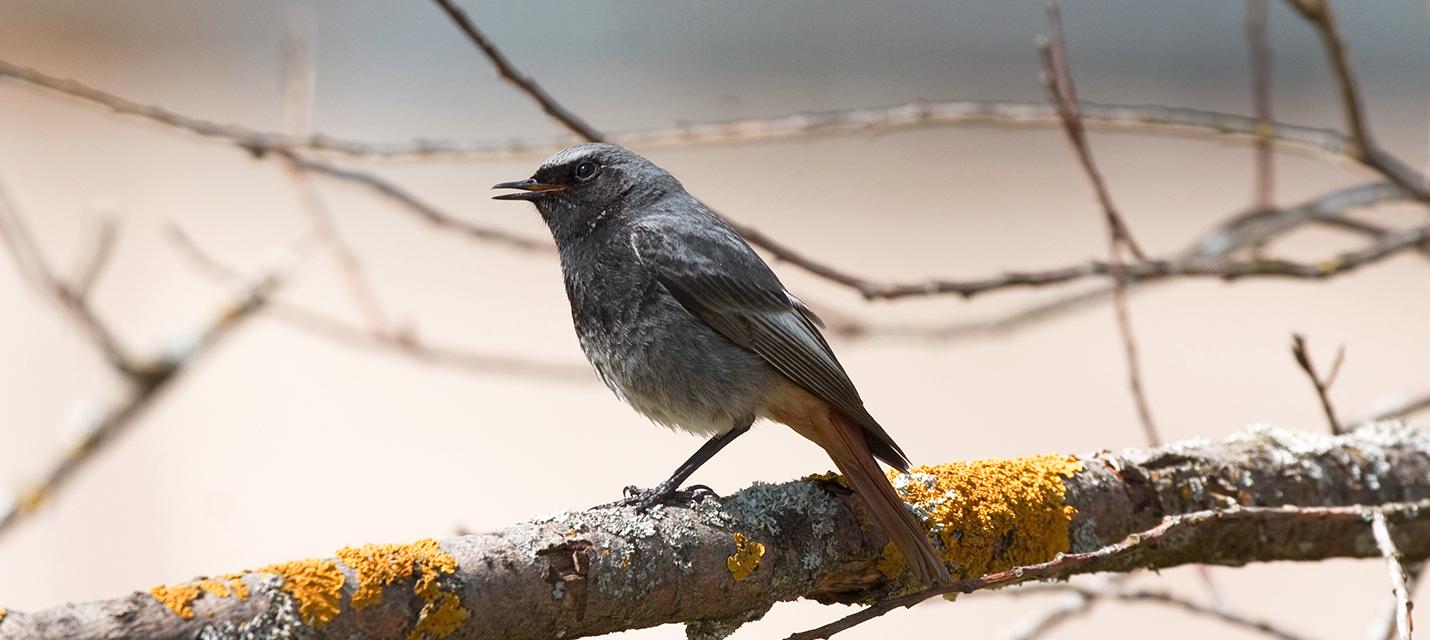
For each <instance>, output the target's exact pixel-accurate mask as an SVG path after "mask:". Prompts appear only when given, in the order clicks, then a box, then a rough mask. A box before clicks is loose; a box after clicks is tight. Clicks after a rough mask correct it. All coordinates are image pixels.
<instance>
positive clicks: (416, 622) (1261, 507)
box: [0, 422, 1430, 640]
mask: <svg viewBox="0 0 1430 640" xmlns="http://www.w3.org/2000/svg"><path fill="white" fill-rule="evenodd" d="M896 484H897V486H899V488H900V491H901V492H902V493H903V494H904V496H905V499H906V500H908V501H909V502H910V503H911V504H912V505H913V508H914V510H915V511H916V512H917V513H919V514H920V515H921V516H922V517H923V518H924V519H925V520H926V521H928V522H930V527H931V529H932V530H933V532H934V533H935V534H936V535H937V538H938V542H939V546H940V548H942V549H943V552H942V553H943V555H944V558H945V559H946V560H947V561H948V563H949V566H950V568H951V569H952V571H953V572H954V574H955V576H957V577H958V582H956V583H955V584H954V585H953V586H952V587H947V588H942V589H936V590H932V591H930V590H918V589H919V585H916V584H914V582H913V581H912V579H911V576H910V575H909V573H908V572H907V570H906V569H905V568H904V567H903V565H902V561H901V560H900V559H899V558H898V557H897V555H896V554H895V555H890V554H888V553H886V552H885V549H886V546H887V540H886V539H885V538H884V536H883V534H882V532H880V531H879V530H878V528H877V527H868V528H864V527H861V526H860V524H859V523H860V522H863V521H864V520H863V518H864V516H863V515H862V513H861V512H860V510H859V508H858V507H857V506H856V501H855V500H854V498H853V496H852V493H851V492H849V491H848V490H846V489H844V488H843V487H842V486H840V485H839V484H838V483H837V481H831V480H825V479H805V480H799V481H795V482H789V483H785V484H781V485H763V484H757V485H755V486H752V487H750V488H747V489H745V490H743V491H741V492H739V493H736V494H734V495H732V496H730V497H728V498H725V499H722V500H717V499H714V498H707V499H704V500H703V501H701V502H699V503H697V504H695V505H693V506H691V507H684V506H666V507H660V508H657V509H654V510H652V511H651V512H649V513H646V514H639V513H636V512H634V511H632V510H630V509H624V508H614V507H601V508H595V509H591V510H589V511H577V512H568V513H561V514H558V515H554V516H549V517H544V518H538V519H536V520H533V521H531V522H527V523H524V524H520V525H516V526H514V527H511V528H508V529H505V530H502V531H498V532H494V533H488V534H478V535H470V536H464V537H459V538H452V539H448V540H444V541H442V542H440V543H432V542H430V541H426V542H420V543H416V544H413V545H369V546H366V547H359V548H346V549H343V550H340V551H338V552H337V554H336V556H337V559H320V560H306V561H299V562H292V563H284V564H279V565H274V566H272V567H267V568H264V569H260V570H256V571H251V572H243V573H240V574H236V575H232V576H224V577H222V578H215V579H212V580H208V581H198V582H194V583H190V584H184V585H171V586H168V587H163V588H156V589H155V590H152V591H150V592H140V593H136V594H133V595H130V596H128V597H125V598H120V599H117V600H110V601H101V602H91V603H86V604H71V605H63V606H59V607H56V608H53V609H47V610H42V611H36V612H11V613H9V615H8V616H7V617H5V618H4V619H3V621H0V634H3V635H4V637H6V638H7V639H14V640H20V639H25V638H37V637H52V636H56V635H59V636H67V635H68V636H82V637H96V638H99V637H123V636H136V635H138V636H143V637H150V638H178V637H185V638H189V637H194V636H195V635H199V636H200V637H205V638H229V637H238V635H237V634H239V633H248V634H252V635H261V634H262V633H264V632H269V631H271V630H272V629H273V627H274V626H277V625H285V624H286V625H290V626H289V629H290V631H291V632H293V633H301V632H303V631H304V630H313V629H314V628H321V630H322V632H323V633H324V634H325V635H331V636H351V635H359V634H362V635H367V636H370V637H371V636H397V635H403V634H405V633H409V632H415V631H417V630H419V629H420V630H425V631H424V632H430V633H432V635H434V636H436V635H438V633H436V632H435V631H434V630H438V629H440V630H441V635H444V636H445V637H450V638H510V639H520V638H550V637H557V636H562V637H567V638H572V637H580V636H588V635H597V634H602V633H609V632H613V631H617V630H622V629H633V628H642V627H649V626H654V625H659V624H666V623H671V622H685V623H687V624H689V625H691V628H692V630H693V631H692V633H694V634H696V635H699V634H701V633H717V632H719V631H721V630H723V631H729V630H732V629H733V628H735V627H736V626H738V625H739V624H741V623H743V622H746V621H749V620H753V619H757V618H758V617H759V616H760V615H761V614H762V613H763V612H764V611H765V610H767V609H768V608H769V607H770V606H771V605H773V604H774V603H776V602H780V601H785V600H792V599H795V598H801V597H802V598H808V599H813V600H817V601H819V602H825V603H830V602H863V601H869V600H875V601H878V602H879V604H877V605H875V606H873V607H870V608H868V609H865V610H862V611H861V612H860V613H859V614H856V616H857V618H858V619H867V618H871V617H874V616H877V615H880V614H882V613H885V612H887V611H891V610H893V609H896V608H898V607H900V606H905V605H908V604H913V603H915V602H917V601H920V600H922V599H924V598H927V597H929V596H932V595H937V594H938V593H942V592H944V591H952V592H971V591H977V590H983V589H987V588H991V587H995V586H1009V585H1013V584H1017V583H1021V582H1026V581H1030V580H1042V579H1055V578H1063V577H1066V576H1070V575H1074V574H1079V573H1089V572H1095V571H1116V572H1126V571H1132V570H1135V569H1138V568H1144V567H1146V568H1160V567H1170V566H1176V565H1181V564H1187V563H1210V564H1225V565H1233V566H1238V565H1242V564H1245V563H1248V562H1259V561H1270V560H1319V559H1324V558H1332V557H1352V558H1365V557H1379V552H1378V551H1377V548H1376V545H1375V543H1374V541H1373V536H1372V533H1371V530H1370V526H1369V523H1368V518H1370V517H1371V515H1372V514H1374V513H1382V514H1384V517H1385V518H1386V520H1387V522H1388V523H1389V524H1390V525H1392V526H1393V528H1392V529H1391V530H1390V532H1391V533H1392V534H1393V539H1394V542H1395V544H1396V546H1397V548H1398V549H1399V551H1400V553H1401V554H1402V555H1403V557H1405V558H1406V559H1419V558H1426V557H1430V438H1427V437H1426V436H1425V435H1424V434H1422V433H1419V432H1416V431H1413V430H1411V429H1408V428H1406V427H1404V426H1403V425H1400V424H1399V423H1392V422H1387V423H1379V424H1376V425H1372V426H1367V427H1364V428H1362V429H1360V430H1358V431H1355V432H1352V433H1349V434H1346V435H1341V436H1329V435H1316V434H1307V433H1296V432H1289V431H1284V430H1278V429H1272V428H1257V429H1252V430H1249V431H1246V432H1244V433H1241V434H1239V435H1237V436H1234V437H1233V438H1231V439H1230V440H1227V441H1225V442H1222V443H1208V442H1206V441H1192V442H1184V443H1178V444H1173V445H1168V446H1165V447H1160V448H1156V449H1148V450H1141V451H1137V450H1131V451H1126V452H1124V453H1122V454H1120V455H1115V454H1111V453H1107V452H1102V453H1097V454H1091V455H1084V456H1078V457H1073V456H1062V455H1051V456H1039V457H1034V458H1025V459H1019V460H985V461H979V462H973V463H952V464H947V465H938V466H935V467H922V468H920V469H917V470H916V472H915V473H914V474H912V475H907V476H898V477H897V478H896ZM994 511H997V512H998V513H1003V514H1007V515H1003V516H994V517H990V516H989V514H991V513H993V512H994ZM234 581H237V582H238V583H239V584H240V585H241V588H242V590H244V591H246V592H251V593H246V594H245V595H247V597H246V598H245V597H239V596H238V595H237V594H238V591H237V589H236V587H235V585H234ZM219 584H222V585H224V587H223V588H220V587H219V586H217V585H219ZM156 594H157V597H158V599H156ZM856 622H857V620H856ZM848 624H849V621H845V622H841V623H836V625H833V626H830V627H825V628H822V629H820V630H816V631H813V632H809V633H806V634H802V635H800V636H797V637H801V638H817V637H827V636H828V635H829V634H831V633H833V632H836V631H838V630H839V628H847V626H848ZM837 625H844V626H842V627H839V628H835V627H836V626H837ZM201 634H207V635H201Z"/></svg>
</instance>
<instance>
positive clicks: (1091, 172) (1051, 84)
mask: <svg viewBox="0 0 1430 640" xmlns="http://www.w3.org/2000/svg"><path fill="white" fill-rule="evenodd" d="M1047 14H1048V32H1049V35H1048V37H1047V38H1043V39H1040V40H1039V44H1038V52H1039V54H1040V56H1041V58H1042V61H1043V74H1042V79H1043V86H1044V88H1045V89H1047V93H1048V100H1049V101H1050V102H1052V103H1053V104H1054V105H1056V106H1057V110H1058V114H1059V115H1060V116H1061V117H1062V120H1063V130H1064V131H1065V132H1066V133H1067V136H1068V140H1069V141H1070V142H1071V143H1072V146H1073V149H1074V150H1075V151H1076V152H1077V157H1078V161H1079V163H1080V164H1081V165H1082V168H1083V171H1084V172H1085V173H1086V174H1087V179H1088V181H1089V182H1091V183H1092V188H1093V191H1094V192H1096V194H1097V201H1098V204H1100V205H1101V206H1102V212H1103V219H1104V221H1105V222H1106V223H1107V246H1108V255H1109V257H1110V259H1111V261H1112V274H1111V275H1112V281H1113V287H1114V289H1113V294H1112V304H1113V308H1114V310H1115V313H1116V316H1117V329H1118V335H1119V336H1120V337H1121V339H1122V351H1123V355H1124V356H1125V359H1126V363H1127V384H1128V388H1129V389H1130V391H1131V392H1132V400H1133V404H1134V405H1135V406H1136V408H1137V417H1138V421H1139V422H1140V424H1141V425H1142V432H1143V435H1145V436H1146V438H1147V444H1148V445H1150V446H1156V445H1158V444H1161V443H1162V436H1161V434H1159V433H1158V432H1157V425H1156V422H1155V421H1154V420H1153V419H1152V409H1151V406H1150V405H1149V403H1148V402H1147V393H1146V390H1145V388H1144V387H1143V384H1142V365H1141V361H1140V359H1139V358H1138V357H1137V340H1136V337H1135V336H1134V334H1133V332H1132V316H1131V314H1130V313H1129V311H1128V308H1127V291H1126V281H1125V280H1124V278H1123V276H1122V273H1123V269H1124V266H1125V265H1124V264H1123V260H1122V250H1123V249H1124V248H1125V249H1127V250H1128V251H1129V252H1130V253H1131V254H1132V255H1133V256H1134V257H1136V258H1137V259H1138V260H1144V261H1145V260H1146V255H1145V254H1143V253H1142V250H1141V249H1139V248H1138V247H1137V243H1136V241H1135V240H1133V239H1132V232H1131V231H1130V230H1129V229H1128V228H1127V222H1126V221H1125V220H1124V219H1123V218H1122V215H1121V214H1119V213H1118V211H1117V207H1116V205H1114V204H1113V202H1112V194H1111V193H1110V192H1109V191H1108V189H1107V183H1106V181H1105V180H1103V178H1102V173H1101V172H1099V171H1098V169H1097V164H1096V163H1095V162H1094V161H1093V159H1092V149H1091V148H1090V147H1089V146H1088V142H1087V132H1086V130H1085V129H1084V128H1083V126H1082V120H1081V118H1080V117H1079V116H1078V110H1077V87H1076V85H1075V84H1073V79H1072V71H1071V69H1070V65H1069V62H1068V55H1067V43H1066V42H1065V41H1064V38H1063V25H1062V17H1061V15H1060V12H1059V11H1058V4H1057V2H1056V0H1054V1H1053V2H1049V3H1048V5H1047Z"/></svg>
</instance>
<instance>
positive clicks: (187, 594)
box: [149, 573, 248, 620]
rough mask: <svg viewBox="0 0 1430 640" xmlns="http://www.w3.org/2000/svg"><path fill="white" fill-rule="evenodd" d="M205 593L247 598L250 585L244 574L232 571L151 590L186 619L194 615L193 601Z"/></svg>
mask: <svg viewBox="0 0 1430 640" xmlns="http://www.w3.org/2000/svg"><path fill="white" fill-rule="evenodd" d="M204 594H208V595H210V596H213V597H215V598H230V597H234V596H237V597H238V599H239V600H247V599H248V585H246V584H244V583H243V576H242V575H240V574H236V573H231V574H227V575H222V576H215V577H213V578H201V579H199V580H195V581H193V582H185V583H183V584H174V585H159V586H157V587H154V588H153V589H150V590H149V595H152V596H154V599H155V600H158V601H159V602H161V603H163V604H164V606H166V607H168V608H169V610H170V611H173V612H174V614H175V615H178V616H179V617H180V618H183V619H185V620H188V619H190V618H193V617H194V607H193V603H194V601H195V600H197V599H199V596H202V595H204Z"/></svg>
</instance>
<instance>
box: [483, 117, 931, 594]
mask: <svg viewBox="0 0 1430 640" xmlns="http://www.w3.org/2000/svg"><path fill="white" fill-rule="evenodd" d="M493 188H494V189H518V190H519V191H518V192H516V193H507V194H503V195H499V196H496V197H495V198H496V199H497V200H527V201H530V202H531V203H533V204H534V205H536V210H537V211H538V212H540V213H541V218H542V220H544V221H545V222H546V226H547V227H548V228H550V230H551V235H552V236H553V237H554V238H555V240H556V247H557V251H558V253H559V254H560V256H561V270H562V272H563V274H564V276H565V282H566V295H567V296H568V297H569V298H570V300H571V317H572V319H573V320H574V321H575V325H576V335H577V337H578V338H579V339H580V341H581V348H582V349H583V350H584V351H585V352H586V357H587V359H589V360H590V361H591V364H592V365H593V366H594V367H595V369H596V372H597V373H598V374H599V375H600V377H601V380H602V381H603V382H605V383H606V386H607V387H610V389H611V391H613V392H615V394H616V396H618V397H619V398H621V399H622V400H624V401H626V402H627V403H629V404H630V405H631V406H632V407H634V408H635V410H636V411H639V412H640V413H642V414H644V415H646V416H647V417H649V418H651V419H652V420H654V421H655V422H658V423H660V424H663V425H666V426H668V427H672V428H676V429H682V430H685V431H689V432H692V433H696V434H699V435H702V436H705V437H708V438H709V440H708V441H707V442H706V443H705V444H704V445H703V446H701V447H700V449H699V450H698V451H696V452H695V455H693V456H691V457H690V459H689V460H687V461H686V462H685V463H684V464H682V465H680V467H679V468H678V469H676V471H675V473H674V474H673V475H672V476H671V477H670V478H669V479H667V480H666V481H665V482H662V483H661V484H659V485H658V486H656V488H655V489H653V490H649V491H644V492H640V491H637V492H636V495H634V496H633V497H632V498H631V499H629V500H628V502H633V503H636V504H640V505H642V506H650V505H652V504H655V503H657V502H660V501H662V500H664V499H666V498H668V497H669V496H670V495H671V494H673V493H675V492H677V491H678V490H679V488H680V485H681V483H683V482H685V480H686V478H688V477H689V476H690V474H691V473H694V471H695V470H696V469H697V468H699V467H700V465H701V464H704V463H705V461H707V460H709V459H710V458H711V457H712V456H714V455H715V453H716V452H718V451H719V450H720V449H721V448H723V447H724V446H725V445H727V444H729V443H730V442H731V441H733V440H734V439H735V438H737V437H739V436H740V435H741V434H743V433H745V432H746V431H748V430H749V429H750V425H751V424H753V423H754V421H755V420H756V419H759V418H767V419H770V420H773V421H775V422H779V423H783V424H785V425H788V426H789V427H790V428H792V429H794V430H795V432H796V433H798V434H800V435H802V436H804V437H805V438H808V439H809V440H811V441H813V442H814V443H815V444H817V445H819V446H820V447H822V448H823V449H824V450H825V452H827V453H828V454H829V457H830V458H831V459H833V461H834V464H835V466H836V467H838V469H839V472H840V473H842V474H843V475H844V477H845V478H846V479H847V480H848V482H849V484H850V485H851V486H852V487H853V488H854V491H855V493H856V494H858V495H859V497H860V498H862V499H863V501H864V503H865V504H866V505H867V506H868V511H869V513H870V514H871V515H872V516H873V517H874V519H875V520H876V521H877V522H878V523H879V525H880V526H881V527H882V528H883V530H884V533H885V534H886V535H887V536H889V538H890V539H891V540H893V542H894V544H896V545H897V546H898V548H899V550H900V551H901V552H902V553H903V555H904V557H905V558H906V559H907V560H908V563H909V566H910V567H912V568H913V570H914V572H915V575H917V576H918V577H919V578H920V579H922V580H923V581H924V582H926V583H927V582H934V581H947V580H948V570H947V569H946V568H945V567H944V565H943V563H942V562H941V561H940V560H939V558H938V556H937V555H936V554H935V553H934V550H933V548H932V547H931V546H930V544H929V540H928V535H927V533H926V529H925V528H924V527H923V525H921V524H920V523H919V521H918V519H917V518H916V517H915V516H914V515H913V513H911V512H910V511H909V510H908V508H906V507H905V505H904V503H903V501H902V500H900V499H899V496H898V494H897V493H896V492H895V491H894V488H893V487H892V486H891V485H890V484H889V481H888V479H887V478H886V477H885V476H884V474H883V472H882V471H881V470H880V468H879V465H878V463H876V462H875V461H874V459H875V458H878V459H879V460H883V461H884V462H886V463H888V464H889V465H890V466H893V467H894V468H897V469H899V470H901V471H905V472H907V471H908V467H909V461H908V458H907V457H906V456H905V455H904V452H903V451H902V450H901V449H899V445H897V444H894V441H893V439H892V438H890V437H889V434H888V433H887V432H885V431H884V428H883V427H881V426H879V423H878V422H876V421H875V420H874V418H873V416H870V415H869V412H868V411H866V410H865V409H864V402H863V401H862V400H860V398H859V392H857V391H855V390H854V385H853V383H851V382H850V381H849V376H848V375H847V374H846V373H845V372H844V368H843V367H842V366H840V364H839V361H838V360H837V359H835V357H834V352H833V351H832V350H830V348H829V343H827V342H825V340H824V337H823V336H821V335H820V333H819V328H820V327H822V326H823V323H822V322H821V321H820V319H819V317H818V316H816V315H815V314H814V312H813V311H811V310H810V309H809V307H807V306H805V304H804V303H803V302H800V300H799V298H796V297H795V296H794V295H793V294H791V293H790V292H789V291H786V290H785V288H784V285H782V284H780V280H779V278H778V277H776V276H775V274H774V272H773V271H771V270H770V267H769V266H768V265H766V264H765V262H764V260H762V259H760V257H759V255H757V254H756V253H755V252H754V250H752V249H751V248H750V246H749V245H748V244H746V243H745V240H744V239H743V238H741V237H740V235H739V234H737V233H736V232H735V230H734V229H731V228H730V225H728V224H726V223H725V221H724V220H722V219H721V218H720V217H719V216H718V215H716V214H715V213H714V212H712V211H711V210H710V209H708V208H706V207H705V206H704V205H703V204H701V203H700V202H699V201H698V200H696V199H695V198H694V197H693V196H691V195H690V194H689V193H686V191H685V188H684V187H683V186H681V184H680V182H679V181H678V180H676V179H675V177H674V176H672V175H670V174H669V173H668V172H666V171H665V170H664V169H661V168H660V167H658V166H656V165H655V164H654V163H652V162H651V161H649V160H647V159H645V158H643V157H641V156H640V155H637V154H636V153H634V152H631V151H629V150H627V149H624V148H622V147H619V146H616V145H611V144H603V143H595V144H581V145H576V146H573V147H569V148H566V149H564V150H562V151H560V152H558V153H556V155H553V156H551V157H550V158H548V159H547V160H546V161H545V162H543V163H542V164H541V167H540V168H538V169H537V170H536V173H535V175H533V176H532V177H531V178H529V179H527V180H520V181H516V182H504V183H501V184H498V185H495V186H494V187H493Z"/></svg>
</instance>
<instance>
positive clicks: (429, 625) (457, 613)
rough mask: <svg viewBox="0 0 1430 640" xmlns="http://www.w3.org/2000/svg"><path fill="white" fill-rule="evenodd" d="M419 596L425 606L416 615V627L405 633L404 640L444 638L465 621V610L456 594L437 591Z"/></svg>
mask: <svg viewBox="0 0 1430 640" xmlns="http://www.w3.org/2000/svg"><path fill="white" fill-rule="evenodd" d="M434 584H435V583H434ZM419 595H422V599H423V600H424V601H425V604H423V605H422V612H421V613H419V614H418V615H417V625H416V626H414V627H412V631H410V632H408V633H407V638H406V640H423V638H445V637H447V636H450V635H452V632H454V631H456V630H457V628H458V627H460V626H462V623H463V622H466V621H467V615H468V614H467V608H466V607H463V606H462V599H461V597H459V596H458V595H457V594H455V593H448V592H446V591H441V590H437V591H436V592H435V593H432V594H419ZM429 596H430V599H429Z"/></svg>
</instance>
